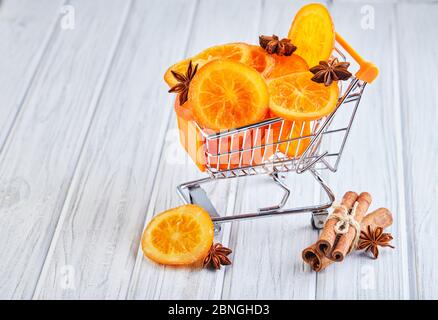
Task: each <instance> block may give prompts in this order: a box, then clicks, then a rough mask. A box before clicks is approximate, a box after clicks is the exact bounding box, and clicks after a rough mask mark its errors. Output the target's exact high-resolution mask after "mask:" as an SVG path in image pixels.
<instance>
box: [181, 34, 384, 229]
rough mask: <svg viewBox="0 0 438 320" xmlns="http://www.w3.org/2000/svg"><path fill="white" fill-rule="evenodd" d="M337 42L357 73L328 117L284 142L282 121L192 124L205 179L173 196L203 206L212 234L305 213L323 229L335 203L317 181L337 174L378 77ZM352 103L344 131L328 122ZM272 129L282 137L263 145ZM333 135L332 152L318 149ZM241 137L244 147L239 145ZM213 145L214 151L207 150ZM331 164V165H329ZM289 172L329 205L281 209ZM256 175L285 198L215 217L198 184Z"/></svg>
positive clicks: (370, 66) (338, 38)
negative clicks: (229, 225)
mask: <svg viewBox="0 0 438 320" xmlns="http://www.w3.org/2000/svg"><path fill="white" fill-rule="evenodd" d="M336 41H337V44H336V46H335V49H334V51H333V54H332V56H333V57H336V58H338V59H339V60H343V61H345V60H346V56H345V54H344V52H346V53H347V54H349V56H350V57H351V58H352V59H354V60H355V61H356V62H357V63H358V65H359V70H358V72H356V74H355V76H354V77H352V78H351V79H350V81H349V83H348V86H346V88H345V89H344V90H342V88H341V91H340V92H341V95H340V97H339V99H338V102H337V105H336V107H335V109H334V110H333V112H332V113H330V114H329V115H328V116H326V117H324V118H322V119H318V120H314V121H309V122H308V123H307V124H306V123H305V122H300V123H298V122H296V123H295V122H294V123H292V126H290V125H289V127H291V128H289V130H290V133H288V134H286V136H287V138H286V139H284V135H283V133H282V130H283V129H284V128H286V127H287V126H286V125H285V123H286V122H285V120H283V119H281V118H278V117H277V118H272V119H268V120H263V121H260V122H258V123H254V124H251V125H247V126H243V127H239V128H236V129H232V130H226V131H221V132H218V133H216V132H214V133H211V132H208V131H206V130H203V129H202V128H200V127H199V126H198V125H197V124H196V123H195V125H196V126H197V129H198V130H199V132H201V134H202V137H203V139H204V144H203V146H204V150H203V152H204V153H205V159H206V163H205V168H206V172H207V173H208V175H209V176H208V177H206V178H202V179H198V180H194V181H189V182H185V183H183V184H180V185H179V186H178V187H177V192H178V194H179V196H180V197H181V199H182V200H183V202H184V203H186V204H189V203H192V204H198V205H201V206H202V207H204V208H205V209H206V210H207V211H208V212H209V213H210V215H211V217H212V220H213V222H214V223H215V226H216V231H219V230H220V227H219V224H220V223H223V222H229V221H236V220H246V219H254V218H262V217H271V216H279V215H285V214H298V213H305V212H311V213H312V225H313V227H315V228H317V229H320V228H322V227H323V226H324V223H325V220H326V217H327V214H328V209H329V208H330V207H331V206H332V204H333V202H334V201H335V196H334V193H333V191H332V190H331V189H330V187H329V186H328V185H327V183H326V182H325V181H324V180H323V178H322V177H321V174H320V172H319V171H321V170H325V169H327V170H329V171H331V172H336V171H337V169H338V166H339V162H340V159H341V156H342V153H343V151H344V148H345V145H346V142H347V139H348V136H349V133H350V130H351V127H352V124H353V122H354V119H355V116H356V113H357V109H358V107H359V104H360V101H361V98H362V95H363V92H364V89H365V87H366V85H367V83H370V82H372V81H373V80H374V79H375V78H376V77H377V75H378V69H377V67H375V66H374V65H373V64H372V63H370V62H367V61H365V60H363V59H362V58H361V57H360V56H359V55H358V54H357V53H356V52H355V51H354V50H353V49H352V48H351V46H350V45H349V44H348V43H347V42H346V41H345V40H344V39H343V38H342V37H341V36H340V35H339V34H336ZM342 49H343V50H342ZM350 103H352V104H354V106H353V107H352V108H350V110H349V111H350V116H349V118H348V121H347V124H346V126H342V127H335V128H333V125H332V123H333V120H334V118H335V117H336V115H337V114H338V113H339V110H341V109H343V108H342V107H343V106H344V108H346V106H345V105H346V104H350ZM349 107H350V106H349ZM289 124H290V122H289ZM295 125H297V126H298V125H301V132H300V134H299V135H298V136H297V135H295V136H294V135H293V132H294V126H295ZM305 125H309V126H310V127H311V131H310V134H304V130H303V128H304V126H305ZM274 127H275V128H277V130H278V128H279V130H280V133H279V134H278V133H277V137H276V138H275V141H270V140H269V139H267V140H266V135H267V137H269V135H271V134H272V135H274V134H273V131H274V130H273V128H274ZM295 129H297V128H295ZM262 130H263V131H264V142H263V143H259V144H256V143H255V142H254V143H253V142H252V139H253V137H254V136H255V137H257V135H258V134H260V135H261V133H260V132H262ZM250 133H251V134H250ZM334 134H338V135H339V134H342V138H341V143H340V146H339V148H338V149H337V150H336V151H334V152H329V150H322V148H321V144H322V142H323V141H324V140H325V139H326V136H330V135H334ZM247 136H249V137H251V138H250V139H251V143H250V144H249V146H247V144H246V143H245V139H246V137H247ZM242 137H243V143H242V141H241V140H242ZM225 139H226V141H231V143H230V145H231V147H228V148H227V149H226V150H225V151H224V150H221V147H220V145H221V142H222V141H225ZM238 139H241V140H239V141H240V142H239V143H237V147H236V148H234V147H233V145H234V144H235V143H233V141H236V140H238ZM256 140H257V139H254V141H256ZM309 140H310V142H309ZM266 141H268V142H266ZM305 141H306V142H307V143H308V145H307V147H306V148H305V149H304V150H301V149H300V143H303V144H304V142H305ZM213 142H214V145H215V148H211V147H210V146H211V144H212V143H213ZM218 145H219V147H218ZM290 145H293V146H295V149H296V150H295V153H293V152H292V154H291V153H290V152H289V150H288V148H289V146H290ZM279 146H282V147H283V151H284V152H280V151H279ZM284 146H287V147H286V150H284ZM267 148H271V149H272V150H275V151H273V152H272V155H271V156H269V158H268V157H267V156H266V155H265V154H266V150H267ZM261 150H263V151H261ZM256 151H259V152H261V153H262V154H263V155H262V160H261V161H258V162H255V161H254V153H255V152H256ZM245 154H249V158H250V160H248V161H247V162H249V163H245V164H243V161H242V159H243V157H244V155H245ZM265 156H266V158H265ZM221 159H226V160H227V161H226V162H225V163H224V161H221ZM232 159H234V160H238V162H237V161H236V163H232ZM329 159H332V160H331V161H329ZM290 172H295V173H297V174H303V173H305V172H309V173H310V174H311V175H312V176H313V178H314V179H315V181H316V182H317V183H318V184H319V185H320V187H321V189H322V190H323V191H324V192H325V194H326V196H327V201H326V202H323V203H321V204H318V205H310V206H304V207H294V208H285V205H286V204H287V201H288V199H289V197H290V195H291V193H292V191H291V188H290V187H289V186H288V185H287V184H286V183H285V181H284V178H285V174H286V173H290ZM259 174H266V175H269V176H271V177H272V179H273V181H274V182H275V184H276V185H277V186H279V187H280V188H281V189H282V190H283V192H284V194H283V197H282V199H281V200H280V202H279V203H278V204H276V205H273V206H270V207H267V208H259V209H257V210H256V211H254V212H249V213H241V214H234V215H228V216H221V215H220V214H218V212H217V210H216V209H215V207H214V206H213V204H212V203H211V201H210V199H209V198H208V196H207V194H206V192H205V191H204V189H203V188H202V185H204V184H206V183H209V182H212V181H219V180H221V179H229V178H237V177H244V176H251V175H259Z"/></svg>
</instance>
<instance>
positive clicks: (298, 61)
mask: <svg viewBox="0 0 438 320" xmlns="http://www.w3.org/2000/svg"><path fill="white" fill-rule="evenodd" d="M271 56H272V57H273V58H274V65H273V66H272V68H271V69H270V70H267V71H266V72H265V73H264V74H263V75H264V76H265V77H266V78H269V79H273V78H278V77H282V76H285V75H287V74H291V73H294V72H302V71H307V70H309V66H308V65H307V63H306V61H304V59H303V58H301V57H300V56H298V55H296V54H293V55H291V56H279V55H278V54H273V55H271Z"/></svg>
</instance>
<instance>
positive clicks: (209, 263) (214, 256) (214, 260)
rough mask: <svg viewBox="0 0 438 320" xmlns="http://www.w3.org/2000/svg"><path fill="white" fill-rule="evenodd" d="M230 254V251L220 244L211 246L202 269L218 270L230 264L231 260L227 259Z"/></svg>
mask: <svg viewBox="0 0 438 320" xmlns="http://www.w3.org/2000/svg"><path fill="white" fill-rule="evenodd" d="M231 252H232V251H231V249H228V248H226V247H224V246H222V245H221V244H220V243H215V244H213V245H212V246H211V248H210V251H209V252H208V254H207V256H206V257H205V259H204V263H203V265H204V268H212V269H216V270H218V269H220V268H221V265H223V266H226V265H229V264H231V260H230V259H229V258H228V257H227V256H228V255H229V254H230V253H231Z"/></svg>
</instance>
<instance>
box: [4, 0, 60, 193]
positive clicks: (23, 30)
mask: <svg viewBox="0 0 438 320" xmlns="http://www.w3.org/2000/svg"><path fill="white" fill-rule="evenodd" d="M61 3H62V1H61V0H59V1H51V0H44V1H40V2H38V3H37V2H36V1H31V0H16V1H14V0H13V1H10V0H9V1H2V2H1V4H0V70H1V72H0V101H1V112H0V150H1V148H2V147H3V144H4V142H5V139H6V137H7V136H8V134H9V132H10V130H11V128H12V126H13V124H14V121H15V119H16V117H17V116H18V113H19V110H20V108H21V106H22V103H23V99H24V97H25V95H26V93H27V91H28V89H29V85H30V83H31V81H32V79H33V76H34V75H35V71H36V69H37V67H38V64H39V62H40V60H41V57H42V56H43V54H44V53H45V49H46V47H47V43H48V41H49V40H50V37H51V35H52V34H53V28H54V25H55V23H56V21H57V20H58V17H59V9H60V6H61ZM2 185H3V183H2ZM0 188H2V189H3V188H4V185H3V187H0ZM1 201H6V200H5V199H4V198H3V197H1V195H0V202H1Z"/></svg>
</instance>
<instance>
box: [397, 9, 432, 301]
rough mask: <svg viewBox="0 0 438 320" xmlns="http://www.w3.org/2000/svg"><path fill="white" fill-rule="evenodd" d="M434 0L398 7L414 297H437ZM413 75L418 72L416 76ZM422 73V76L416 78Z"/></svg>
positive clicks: (409, 238) (401, 113) (405, 166)
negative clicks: (427, 2)
mask: <svg viewBox="0 0 438 320" xmlns="http://www.w3.org/2000/svg"><path fill="white" fill-rule="evenodd" d="M437 15H438V3H434V4H421V5H420V4H413V3H412V4H401V5H399V6H398V11H397V21H398V25H397V30H398V40H399V46H398V50H399V52H400V58H399V64H398V66H396V67H398V68H399V75H400V78H399V79H400V85H401V88H400V89H401V90H400V91H401V112H400V115H401V127H402V128H403V130H402V141H403V143H402V145H403V148H404V149H403V151H404V169H405V171H404V172H405V175H406V184H405V186H406V211H407V224H408V227H409V233H408V235H409V237H408V241H409V243H410V246H409V249H410V251H409V261H411V262H412V265H411V274H412V276H411V277H412V281H411V283H413V284H415V281H417V283H416V286H417V288H416V289H417V292H415V293H414V295H413V298H419V299H437V298H438V276H437V270H438V257H437V256H436V255H435V254H434V253H433V250H432V249H431V246H432V244H433V243H436V241H437V239H438V235H437V232H436V226H438V216H437V215H436V213H435V210H434V200H435V199H437V198H438V187H437V178H438V169H437V166H436V154H437V152H438V140H437V139H436V133H435V125H436V122H437V121H438V111H437V109H438V93H437V91H436V76H435V74H436V72H435V71H436V70H437V68H438V62H437V59H436V57H437V52H438V44H437V42H436V41H433V40H432V41H431V40H430V39H435V38H436V30H437V28H436V17H437ZM415 75H417V76H415ZM418 77H420V78H418Z"/></svg>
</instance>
